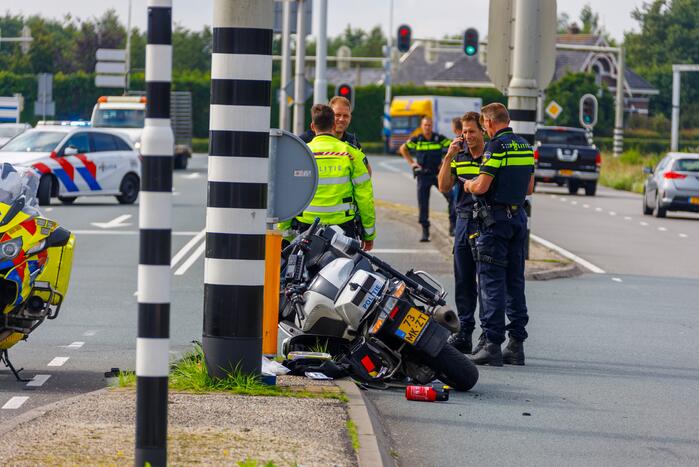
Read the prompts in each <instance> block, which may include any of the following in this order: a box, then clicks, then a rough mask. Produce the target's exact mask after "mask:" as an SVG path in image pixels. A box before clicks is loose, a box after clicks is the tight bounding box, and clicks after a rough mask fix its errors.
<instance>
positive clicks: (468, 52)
mask: <svg viewBox="0 0 699 467" xmlns="http://www.w3.org/2000/svg"><path fill="white" fill-rule="evenodd" d="M475 53H476V48H475V47H474V46H472V45H467V46H466V55H468V56H471V55H473V54H475Z"/></svg>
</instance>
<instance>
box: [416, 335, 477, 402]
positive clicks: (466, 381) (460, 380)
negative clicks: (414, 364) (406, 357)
mask: <svg viewBox="0 0 699 467" xmlns="http://www.w3.org/2000/svg"><path fill="white" fill-rule="evenodd" d="M421 356H422V360H423V361H424V362H425V364H426V365H428V366H429V367H430V368H432V369H433V370H434V371H436V372H437V377H438V378H439V379H440V380H441V381H443V382H444V383H446V384H447V385H449V386H451V387H453V388H454V389H457V390H459V391H468V390H469V389H471V388H472V387H473V386H475V385H476V383H477V382H478V368H477V367H476V365H474V364H473V362H471V360H469V359H468V357H466V355H464V354H462V353H461V352H459V351H458V350H456V349H455V348H454V347H452V346H451V345H450V344H446V345H445V346H444V348H443V349H442V351H441V352H439V354H437V356H436V357H429V356H427V355H425V354H422V355H421Z"/></svg>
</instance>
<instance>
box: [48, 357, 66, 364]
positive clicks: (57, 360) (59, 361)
mask: <svg viewBox="0 0 699 467" xmlns="http://www.w3.org/2000/svg"><path fill="white" fill-rule="evenodd" d="M68 359H70V357H56V358H54V359H53V360H51V361H50V362H49V364H48V365H46V366H63V364H64V363H65V362H67V361H68Z"/></svg>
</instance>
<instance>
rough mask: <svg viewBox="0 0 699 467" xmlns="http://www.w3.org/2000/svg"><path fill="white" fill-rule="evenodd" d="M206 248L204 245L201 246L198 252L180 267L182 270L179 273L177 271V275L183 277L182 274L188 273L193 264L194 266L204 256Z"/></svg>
mask: <svg viewBox="0 0 699 467" xmlns="http://www.w3.org/2000/svg"><path fill="white" fill-rule="evenodd" d="M205 247H206V245H205V244H204V243H202V244H201V245H199V248H197V249H196V251H195V252H194V253H192V256H190V257H189V258H187V261H185V262H184V263H182V266H180V268H179V269H178V270H177V271H175V275H176V276H181V275H182V274H184V273H185V272H187V270H188V269H189V268H190V267H191V266H192V264H194V262H195V261H196V260H198V259H199V257H200V256H201V255H203V254H204V248H205Z"/></svg>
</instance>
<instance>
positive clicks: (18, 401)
mask: <svg viewBox="0 0 699 467" xmlns="http://www.w3.org/2000/svg"><path fill="white" fill-rule="evenodd" d="M28 400H29V397H28V396H15V397H13V398H11V399H10V400H9V401H7V402H6V403H5V405H3V406H2V408H3V409H5V410H14V409H19V408H20V407H22V404H24V403H25V402H27V401H28Z"/></svg>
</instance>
